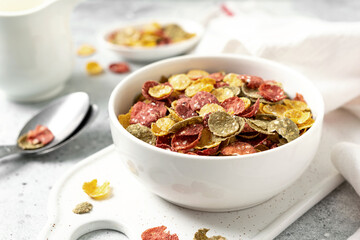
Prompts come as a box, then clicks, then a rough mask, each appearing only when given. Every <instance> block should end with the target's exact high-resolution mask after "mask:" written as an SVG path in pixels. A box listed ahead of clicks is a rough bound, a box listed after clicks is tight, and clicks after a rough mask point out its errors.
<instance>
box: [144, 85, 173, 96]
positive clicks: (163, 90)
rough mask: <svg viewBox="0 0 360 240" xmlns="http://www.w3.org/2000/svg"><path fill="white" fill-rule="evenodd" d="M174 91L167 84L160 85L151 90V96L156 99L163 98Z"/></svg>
mask: <svg viewBox="0 0 360 240" xmlns="http://www.w3.org/2000/svg"><path fill="white" fill-rule="evenodd" d="M171 91H172V88H171V87H170V86H168V85H165V84H159V85H156V86H154V87H151V88H149V95H150V96H152V97H154V98H162V97H165V96H168V95H169V94H170V93H171Z"/></svg>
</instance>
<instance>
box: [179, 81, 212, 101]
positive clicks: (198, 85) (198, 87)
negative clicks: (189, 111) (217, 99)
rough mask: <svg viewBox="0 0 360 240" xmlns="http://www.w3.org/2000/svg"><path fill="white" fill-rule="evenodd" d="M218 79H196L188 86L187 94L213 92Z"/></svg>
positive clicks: (190, 95)
mask: <svg viewBox="0 0 360 240" xmlns="http://www.w3.org/2000/svg"><path fill="white" fill-rule="evenodd" d="M215 83H216V81H215V80H214V79H211V78H203V79H199V80H196V81H194V82H193V83H192V84H191V85H190V86H189V87H188V88H186V89H185V95H186V96H188V97H192V96H194V95H195V94H196V93H198V92H201V91H204V92H211V91H212V90H213V89H214V84H215Z"/></svg>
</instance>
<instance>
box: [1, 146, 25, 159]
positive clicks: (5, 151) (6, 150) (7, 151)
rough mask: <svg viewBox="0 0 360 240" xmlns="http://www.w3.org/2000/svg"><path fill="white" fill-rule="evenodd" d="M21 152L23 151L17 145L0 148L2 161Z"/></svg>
mask: <svg viewBox="0 0 360 240" xmlns="http://www.w3.org/2000/svg"><path fill="white" fill-rule="evenodd" d="M20 152H21V149H20V148H18V146H16V145H8V146H0V159H2V158H4V157H8V156H10V155H14V154H17V153H20Z"/></svg>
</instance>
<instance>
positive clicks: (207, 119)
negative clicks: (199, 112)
mask: <svg viewBox="0 0 360 240" xmlns="http://www.w3.org/2000/svg"><path fill="white" fill-rule="evenodd" d="M210 114H211V113H208V114H206V115H205V116H204V117H203V124H204V127H209V117H210Z"/></svg>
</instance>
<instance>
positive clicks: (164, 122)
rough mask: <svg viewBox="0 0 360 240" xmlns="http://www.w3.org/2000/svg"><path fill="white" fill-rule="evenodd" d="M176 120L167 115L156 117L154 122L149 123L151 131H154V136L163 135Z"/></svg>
mask: <svg viewBox="0 0 360 240" xmlns="http://www.w3.org/2000/svg"><path fill="white" fill-rule="evenodd" d="M175 123H176V122H175V121H174V120H173V119H171V118H168V117H163V118H160V119H158V120H157V121H156V122H155V123H152V124H151V131H152V132H153V133H154V135H155V136H165V135H167V134H168V133H169V132H168V131H169V129H170V128H171V127H172V126H173V125H174V124H175Z"/></svg>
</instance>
